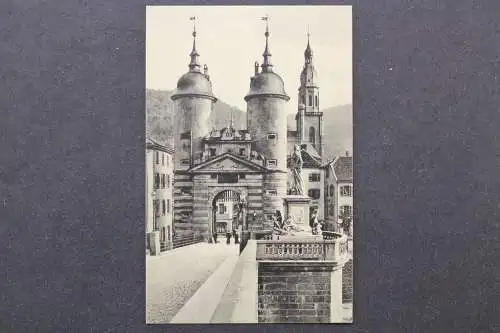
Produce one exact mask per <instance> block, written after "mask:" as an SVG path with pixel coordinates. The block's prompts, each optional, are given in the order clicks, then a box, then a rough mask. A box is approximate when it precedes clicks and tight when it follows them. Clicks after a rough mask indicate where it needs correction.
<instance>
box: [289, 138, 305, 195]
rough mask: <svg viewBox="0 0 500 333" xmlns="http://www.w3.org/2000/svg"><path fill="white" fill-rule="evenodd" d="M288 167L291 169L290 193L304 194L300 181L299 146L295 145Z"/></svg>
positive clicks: (300, 159) (300, 158) (300, 156)
mask: <svg viewBox="0 0 500 333" xmlns="http://www.w3.org/2000/svg"><path fill="white" fill-rule="evenodd" d="M291 162H292V163H291V166H290V169H291V171H292V176H293V179H292V183H291V191H290V192H291V194H295V195H304V184H303V182H302V164H303V161H302V154H301V153H300V146H299V145H295V147H294V150H293V155H292V161H291Z"/></svg>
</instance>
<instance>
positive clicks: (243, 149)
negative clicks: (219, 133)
mask: <svg viewBox="0 0 500 333" xmlns="http://www.w3.org/2000/svg"><path fill="white" fill-rule="evenodd" d="M244 155H245V148H240V156H244Z"/></svg>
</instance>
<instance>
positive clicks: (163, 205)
mask: <svg viewBox="0 0 500 333" xmlns="http://www.w3.org/2000/svg"><path fill="white" fill-rule="evenodd" d="M161 208H162V209H161V210H162V215H163V216H165V214H166V212H167V207H166V204H165V200H162V201H161Z"/></svg>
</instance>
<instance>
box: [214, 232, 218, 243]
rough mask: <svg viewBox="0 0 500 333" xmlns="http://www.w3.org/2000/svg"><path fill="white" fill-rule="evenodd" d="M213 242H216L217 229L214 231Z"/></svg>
mask: <svg viewBox="0 0 500 333" xmlns="http://www.w3.org/2000/svg"><path fill="white" fill-rule="evenodd" d="M213 236H214V243H215V244H217V231H215V232H214V235H213Z"/></svg>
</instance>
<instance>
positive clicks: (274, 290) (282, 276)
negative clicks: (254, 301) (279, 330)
mask: <svg viewBox="0 0 500 333" xmlns="http://www.w3.org/2000/svg"><path fill="white" fill-rule="evenodd" d="M332 265H333V263H332V264H330V263H327V262H312V261H309V262H297V261H295V262H293V263H291V264H290V265H286V264H285V263H284V262H259V270H258V295H259V297H258V318H259V323H330V322H331V287H332V286H331V277H332V268H333V266H332Z"/></svg>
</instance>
